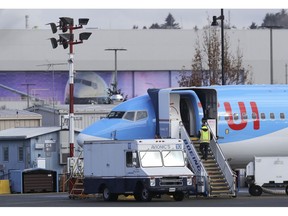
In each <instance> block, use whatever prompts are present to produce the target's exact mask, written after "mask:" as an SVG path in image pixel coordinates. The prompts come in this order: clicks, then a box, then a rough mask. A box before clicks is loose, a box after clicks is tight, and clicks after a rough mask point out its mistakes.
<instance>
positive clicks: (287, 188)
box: [285, 185, 288, 195]
mask: <svg viewBox="0 0 288 216" xmlns="http://www.w3.org/2000/svg"><path fill="white" fill-rule="evenodd" d="M285 192H286V194H287V195H288V185H287V186H286V188H285Z"/></svg>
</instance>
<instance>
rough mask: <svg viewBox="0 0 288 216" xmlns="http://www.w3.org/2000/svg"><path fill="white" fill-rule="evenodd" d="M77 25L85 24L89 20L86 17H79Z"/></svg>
mask: <svg viewBox="0 0 288 216" xmlns="http://www.w3.org/2000/svg"><path fill="white" fill-rule="evenodd" d="M78 22H79V25H87V23H88V22H89V19H88V18H80V19H79V21H78Z"/></svg>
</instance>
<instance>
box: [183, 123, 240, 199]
mask: <svg viewBox="0 0 288 216" xmlns="http://www.w3.org/2000/svg"><path fill="white" fill-rule="evenodd" d="M180 136H181V139H183V141H184V144H185V150H186V154H187V158H188V161H189V165H190V167H191V169H192V171H193V172H194V173H195V175H196V188H197V189H196V192H197V195H199V194H200V195H201V194H202V195H204V196H208V197H223V196H229V197H236V176H235V174H234V173H233V172H232V170H231V168H230V166H229V164H228V163H227V161H226V159H225V158H224V155H223V154H222V151H221V149H220V147H219V144H218V143H217V142H216V139H215V137H214V138H213V139H212V140H211V142H210V145H209V147H208V158H207V160H203V159H200V158H201V156H202V155H201V152H200V142H199V139H198V138H196V137H190V136H189V135H188V133H187V132H186V129H185V128H184V126H183V125H180Z"/></svg>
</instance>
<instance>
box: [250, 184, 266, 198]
mask: <svg viewBox="0 0 288 216" xmlns="http://www.w3.org/2000/svg"><path fill="white" fill-rule="evenodd" d="M262 191H263V190H262V188H261V187H260V186H259V185H251V186H250V187H249V193H250V194H251V195H252V196H261V194H262Z"/></svg>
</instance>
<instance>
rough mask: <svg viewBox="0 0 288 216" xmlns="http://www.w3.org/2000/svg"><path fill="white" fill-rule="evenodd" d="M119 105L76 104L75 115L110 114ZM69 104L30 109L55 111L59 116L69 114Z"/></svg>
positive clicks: (31, 108)
mask: <svg viewBox="0 0 288 216" xmlns="http://www.w3.org/2000/svg"><path fill="white" fill-rule="evenodd" d="M116 105H117V104H74V113H75V114H83V113H85V114H91V113H92V114H95V113H108V112H110V111H111V110H112V109H113V108H114V107H115V106H116ZM69 108H70V107H69V104H57V105H54V106H52V105H49V104H47V105H44V106H37V107H30V108H29V110H31V111H32V110H33V109H38V110H42V111H46V112H51V113H54V112H55V111H57V112H58V114H68V113H69Z"/></svg>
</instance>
